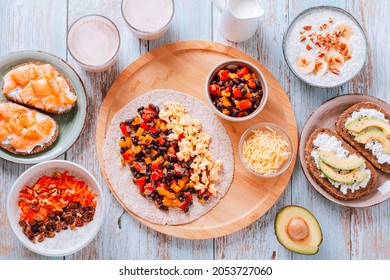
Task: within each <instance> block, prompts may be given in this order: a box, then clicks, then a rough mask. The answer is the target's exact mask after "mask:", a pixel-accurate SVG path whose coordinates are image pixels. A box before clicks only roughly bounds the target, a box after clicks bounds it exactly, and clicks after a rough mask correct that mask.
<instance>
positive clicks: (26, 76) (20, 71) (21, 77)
mask: <svg viewBox="0 0 390 280" xmlns="http://www.w3.org/2000/svg"><path fill="white" fill-rule="evenodd" d="M10 77H11V79H12V80H14V82H15V83H17V84H18V85H19V86H20V87H25V86H27V84H28V83H29V82H30V81H31V80H34V79H35V78H36V71H35V66H34V65H33V64H29V65H24V66H21V67H18V68H16V69H14V70H11V72H10Z"/></svg>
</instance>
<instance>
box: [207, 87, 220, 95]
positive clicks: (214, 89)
mask: <svg viewBox="0 0 390 280" xmlns="http://www.w3.org/2000/svg"><path fill="white" fill-rule="evenodd" d="M209 90H210V93H211V94H212V95H214V96H220V95H221V87H220V86H219V85H217V84H212V85H210V86H209Z"/></svg>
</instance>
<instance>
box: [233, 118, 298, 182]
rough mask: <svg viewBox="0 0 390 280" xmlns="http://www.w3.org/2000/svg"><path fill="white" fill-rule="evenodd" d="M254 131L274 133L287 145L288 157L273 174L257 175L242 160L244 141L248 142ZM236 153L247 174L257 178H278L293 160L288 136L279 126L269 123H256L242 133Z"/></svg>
mask: <svg viewBox="0 0 390 280" xmlns="http://www.w3.org/2000/svg"><path fill="white" fill-rule="evenodd" d="M255 130H265V131H270V132H275V133H276V135H277V136H278V137H280V138H281V139H282V140H284V141H286V142H287V144H288V146H287V152H288V153H289V155H288V157H287V159H286V160H285V161H284V162H283V164H282V165H281V166H280V167H279V169H278V170H277V171H276V172H274V173H271V174H260V173H257V172H255V171H254V170H252V169H251V168H250V167H249V166H248V164H247V163H246V161H245V159H244V155H243V145H244V142H245V141H246V140H248V139H249V138H250V137H251V136H252V135H253V131H255ZM238 153H239V157H240V160H241V163H242V165H243V166H244V167H245V169H246V170H247V171H248V172H250V173H251V174H253V175H255V176H257V177H261V178H271V177H275V176H279V175H280V174H282V173H283V172H284V171H286V169H287V168H288V167H289V166H290V164H291V162H292V159H293V146H292V142H291V139H290V136H289V135H288V134H287V132H286V131H285V130H284V129H283V128H281V127H280V126H277V125H275V124H271V123H258V124H255V125H253V126H251V127H250V128H248V129H247V130H246V131H245V132H244V134H243V135H242V136H241V138H240V142H239V143H238Z"/></svg>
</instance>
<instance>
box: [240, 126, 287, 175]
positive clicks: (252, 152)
mask: <svg viewBox="0 0 390 280" xmlns="http://www.w3.org/2000/svg"><path fill="white" fill-rule="evenodd" d="M288 146H289V144H288V143H287V142H286V141H285V140H283V139H282V138H281V137H280V136H278V135H277V134H276V131H274V130H272V129H271V128H268V130H259V129H258V130H254V131H253V134H252V135H251V136H250V137H249V138H248V139H247V140H246V141H244V143H243V147H242V153H243V157H244V161H245V162H246V164H247V165H248V167H249V168H250V169H251V170H252V171H254V172H255V173H257V174H261V175H266V176H267V175H270V174H274V173H276V172H277V171H278V170H279V168H280V167H281V166H282V165H283V163H284V162H285V161H286V160H287V158H288V156H289V154H290V152H288Z"/></svg>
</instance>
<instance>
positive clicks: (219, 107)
mask: <svg viewBox="0 0 390 280" xmlns="http://www.w3.org/2000/svg"><path fill="white" fill-rule="evenodd" d="M217 108H218V109H219V110H222V109H223V105H222V103H221V102H218V103H217Z"/></svg>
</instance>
